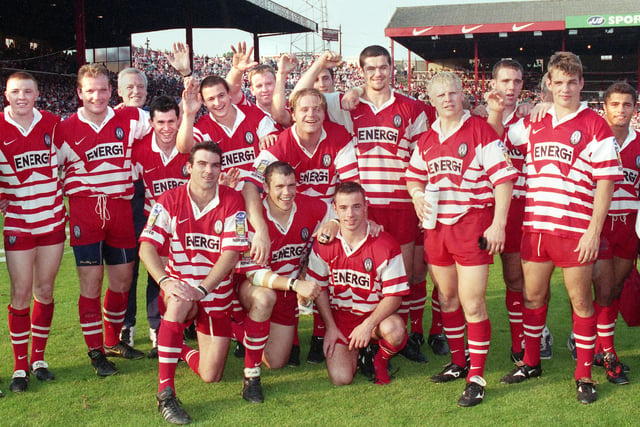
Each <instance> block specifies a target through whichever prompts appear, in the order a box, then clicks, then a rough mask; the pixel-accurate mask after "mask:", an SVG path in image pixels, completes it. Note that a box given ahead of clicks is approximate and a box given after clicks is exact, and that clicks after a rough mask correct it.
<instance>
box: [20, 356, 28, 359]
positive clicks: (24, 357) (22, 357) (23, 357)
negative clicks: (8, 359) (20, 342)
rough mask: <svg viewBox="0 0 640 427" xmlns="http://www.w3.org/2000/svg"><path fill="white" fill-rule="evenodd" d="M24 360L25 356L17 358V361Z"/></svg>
mask: <svg viewBox="0 0 640 427" xmlns="http://www.w3.org/2000/svg"><path fill="white" fill-rule="evenodd" d="M26 358H27V356H18V360H24V359H26Z"/></svg>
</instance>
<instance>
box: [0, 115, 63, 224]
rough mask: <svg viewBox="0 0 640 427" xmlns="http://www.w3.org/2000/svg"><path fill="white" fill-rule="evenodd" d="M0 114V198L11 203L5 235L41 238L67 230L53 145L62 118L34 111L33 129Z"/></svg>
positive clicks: (6, 220) (8, 208) (6, 219)
mask: <svg viewBox="0 0 640 427" xmlns="http://www.w3.org/2000/svg"><path fill="white" fill-rule="evenodd" d="M9 108H10V107H6V108H5V111H4V113H0V140H1V145H0V198H2V199H5V200H8V201H9V206H8V207H7V213H6V214H5V216H4V233H5V235H12V236H21V235H41V234H47V233H51V232H55V231H58V230H61V229H63V228H64V225H65V221H66V218H67V214H66V210H65V207H64V203H63V199H62V184H61V183H60V180H59V179H58V158H57V155H56V147H55V144H53V138H54V133H55V132H56V127H57V125H58V123H59V122H60V117H58V116H56V115H53V114H51V113H48V112H46V111H38V110H36V109H34V110H33V114H34V119H33V123H32V124H31V127H30V128H29V129H23V128H22V127H21V126H20V125H19V124H18V123H17V122H15V121H14V120H13V119H12V118H11V116H10V115H9V112H8V110H9Z"/></svg>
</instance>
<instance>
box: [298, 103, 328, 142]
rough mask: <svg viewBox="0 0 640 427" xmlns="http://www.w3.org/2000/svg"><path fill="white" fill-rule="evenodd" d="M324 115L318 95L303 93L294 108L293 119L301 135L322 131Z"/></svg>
mask: <svg viewBox="0 0 640 427" xmlns="http://www.w3.org/2000/svg"><path fill="white" fill-rule="evenodd" d="M316 93H317V92H316ZM320 96H322V95H320ZM324 117H325V112H324V108H323V105H322V103H321V101H320V99H319V98H318V96H317V95H315V94H309V95H303V96H301V97H300V98H299V99H298V100H297V102H296V104H295V109H294V110H293V121H294V122H295V123H296V132H297V133H298V135H299V136H302V134H305V135H310V134H316V133H318V132H321V131H322V123H323V122H324Z"/></svg>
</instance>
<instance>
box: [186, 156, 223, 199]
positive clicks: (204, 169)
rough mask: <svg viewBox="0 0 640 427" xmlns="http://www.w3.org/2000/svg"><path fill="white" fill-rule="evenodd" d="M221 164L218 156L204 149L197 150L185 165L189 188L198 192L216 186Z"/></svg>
mask: <svg viewBox="0 0 640 427" xmlns="http://www.w3.org/2000/svg"><path fill="white" fill-rule="evenodd" d="M221 169H222V163H221V160H220V155H219V154H218V153H213V152H211V151H208V150H205V149H199V150H197V151H196V152H195V153H193V161H189V162H188V163H187V172H189V174H190V175H191V178H190V179H189V182H190V184H189V185H190V188H192V189H194V190H199V191H207V190H211V189H213V188H215V187H216V186H217V185H218V177H219V176H220V170H221Z"/></svg>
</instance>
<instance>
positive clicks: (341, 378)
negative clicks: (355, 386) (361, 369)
mask: <svg viewBox="0 0 640 427" xmlns="http://www.w3.org/2000/svg"><path fill="white" fill-rule="evenodd" d="M353 377H354V375H349V373H348V372H345V371H340V372H329V378H330V379H331V382H332V383H333V385H337V386H343V385H349V384H351V383H352V382H353Z"/></svg>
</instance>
